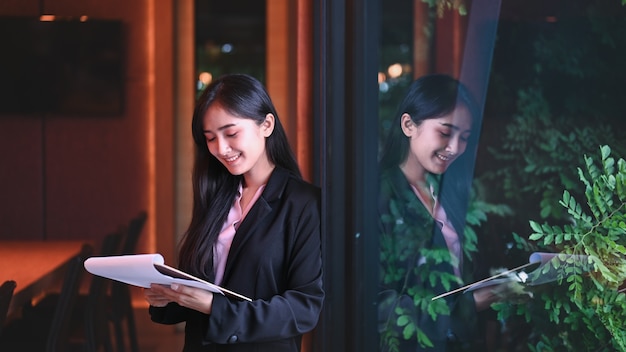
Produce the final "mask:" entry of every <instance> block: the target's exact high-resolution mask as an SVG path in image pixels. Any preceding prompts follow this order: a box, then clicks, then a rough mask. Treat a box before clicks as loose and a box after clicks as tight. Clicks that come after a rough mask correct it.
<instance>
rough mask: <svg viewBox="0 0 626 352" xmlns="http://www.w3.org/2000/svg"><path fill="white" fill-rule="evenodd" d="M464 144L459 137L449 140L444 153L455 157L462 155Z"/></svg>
mask: <svg viewBox="0 0 626 352" xmlns="http://www.w3.org/2000/svg"><path fill="white" fill-rule="evenodd" d="M465 144H466V142H465V141H464V140H462V139H461V136H456V137H454V138H450V141H449V142H448V147H447V148H446V151H448V152H450V153H452V154H455V155H459V154H462V153H463V152H464V151H465Z"/></svg>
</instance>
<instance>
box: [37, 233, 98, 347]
mask: <svg viewBox="0 0 626 352" xmlns="http://www.w3.org/2000/svg"><path fill="white" fill-rule="evenodd" d="M92 253H93V247H92V246H91V245H88V244H85V245H84V246H83V248H82V250H81V252H80V254H78V255H76V256H75V257H74V258H72V259H71V260H70V262H69V263H68V267H67V271H66V272H65V277H64V279H63V286H62V287H61V293H60V294H59V300H58V302H57V305H56V308H55V310H54V316H53V318H52V324H51V326H50V331H49V333H48V339H47V341H46V352H62V351H67V344H68V339H69V333H70V323H71V319H72V312H73V309H74V304H75V302H76V300H77V298H78V292H79V289H80V281H81V277H82V275H83V273H84V272H85V269H84V267H83V263H84V261H85V260H86V259H87V258H88V257H89V256H90V255H91V254H92Z"/></svg>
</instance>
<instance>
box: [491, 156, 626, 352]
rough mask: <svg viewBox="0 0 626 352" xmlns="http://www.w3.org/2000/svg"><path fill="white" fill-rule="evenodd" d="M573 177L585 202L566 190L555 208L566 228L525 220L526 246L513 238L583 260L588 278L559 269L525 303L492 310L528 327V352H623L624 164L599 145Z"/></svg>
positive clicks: (625, 299)
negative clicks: (597, 151) (585, 258)
mask: <svg viewBox="0 0 626 352" xmlns="http://www.w3.org/2000/svg"><path fill="white" fill-rule="evenodd" d="M578 176H579V179H580V182H581V183H582V185H583V189H584V191H583V193H584V197H585V199H586V203H584V204H581V203H580V202H579V201H577V200H576V198H575V197H573V196H572V192H570V190H567V189H566V190H564V191H563V195H562V198H561V200H560V201H559V204H560V206H562V207H563V208H564V209H565V210H566V212H567V214H568V215H569V218H570V221H571V222H570V223H569V224H565V225H550V224H548V223H543V224H540V223H538V222H535V221H530V227H531V229H532V230H533V232H532V234H530V236H529V237H528V238H529V241H526V240H524V239H523V238H522V237H520V236H517V235H515V236H514V237H515V239H516V241H517V243H518V247H519V248H521V249H525V250H536V249H541V250H548V251H552V252H564V253H570V254H581V255H585V256H588V258H589V263H588V264H589V265H590V266H591V268H590V271H589V272H587V271H586V270H583V269H581V267H580V266H577V265H567V263H566V264H565V265H564V267H561V268H560V270H559V273H560V274H559V277H558V278H557V281H556V282H555V283H551V284H544V285H540V286H536V287H533V290H535V291H536V292H535V299H534V300H532V301H531V302H528V303H527V304H525V305H516V304H511V303H499V304H496V305H495V306H494V308H495V309H496V310H497V311H498V315H499V318H500V319H503V320H507V319H510V318H511V317H513V316H522V317H524V318H525V320H526V321H527V322H529V323H530V325H531V326H534V327H535V330H534V331H533V333H532V334H531V335H530V339H529V347H530V349H531V350H532V351H547V350H550V351H555V350H587V351H590V350H593V351H614V350H620V351H626V321H625V319H624V317H626V296H625V294H624V292H622V291H623V285H624V281H625V280H626V259H625V258H626V162H625V161H624V159H621V158H620V159H618V160H615V158H613V157H612V156H611V148H610V147H609V146H607V145H604V146H602V147H600V158H599V160H596V159H594V158H592V157H588V156H587V155H585V156H584V167H582V168H580V167H579V168H578ZM557 269H558V268H557ZM620 290H622V291H620Z"/></svg>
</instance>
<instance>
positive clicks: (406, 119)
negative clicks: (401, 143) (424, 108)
mask: <svg viewBox="0 0 626 352" xmlns="http://www.w3.org/2000/svg"><path fill="white" fill-rule="evenodd" d="M416 127H417V126H415V123H414V122H413V120H411V115H409V114H407V113H406V112H405V113H404V114H402V116H401V117H400V128H402V132H403V133H404V135H405V136H407V137H411V136H412V135H413V132H414V131H415V128H416Z"/></svg>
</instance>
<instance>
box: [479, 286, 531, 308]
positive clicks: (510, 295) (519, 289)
mask: <svg viewBox="0 0 626 352" xmlns="http://www.w3.org/2000/svg"><path fill="white" fill-rule="evenodd" d="M531 298H533V293H532V292H531V291H529V290H527V288H526V287H525V286H524V285H523V284H521V283H519V282H517V281H508V282H504V283H501V284H498V285H496V286H489V287H483V288H479V289H477V290H475V291H474V302H476V310H477V311H481V310H484V309H487V308H489V306H491V304H493V303H495V302H501V301H506V302H512V303H517V304H520V303H523V302H525V301H527V300H529V299H531Z"/></svg>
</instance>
